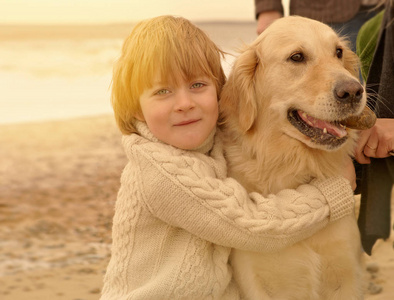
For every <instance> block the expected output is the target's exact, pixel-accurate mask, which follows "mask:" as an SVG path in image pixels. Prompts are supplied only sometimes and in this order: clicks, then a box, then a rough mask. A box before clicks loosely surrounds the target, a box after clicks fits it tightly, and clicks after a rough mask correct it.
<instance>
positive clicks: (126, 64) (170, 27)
mask: <svg viewBox="0 0 394 300" xmlns="http://www.w3.org/2000/svg"><path fill="white" fill-rule="evenodd" d="M223 55H224V53H223V52H222V51H221V50H220V49H219V48H218V47H217V46H216V45H215V43H213V42H212V41H211V40H210V39H209V37H208V36H207V35H206V34H205V33H204V32H203V31H202V30H201V29H199V28H197V27H196V26H195V25H193V24H192V23H191V22H190V21H188V20H186V19H184V18H181V17H173V16H161V17H156V18H153V19H149V20H146V21H142V22H140V23H138V24H137V25H136V26H135V27H134V28H133V30H132V32H131V34H130V36H129V37H128V38H127V39H126V40H125V42H124V45H123V48H122V54H121V57H120V58H119V60H118V61H117V62H116V64H115V66H114V70H113V78H112V96H111V102H112V106H113V109H114V113H115V119H116V122H117V124H118V126H119V128H120V130H121V132H122V133H123V134H130V133H133V132H135V128H134V126H133V121H134V120H135V117H136V116H137V115H141V114H142V112H141V107H140V101H139V98H140V96H141V94H142V93H143V92H144V90H146V89H149V88H151V87H152V84H153V82H154V79H155V78H156V77H155V76H160V78H161V80H163V81H164V82H167V83H168V84H170V85H175V86H176V85H177V83H178V82H179V81H180V80H182V79H185V80H192V79H194V78H195V77H197V76H201V75H205V76H208V77H209V78H210V79H212V80H213V81H214V83H215V86H216V91H217V95H218V97H219V95H220V92H221V90H222V87H223V84H224V82H225V75H224V72H223V69H222V66H221V57H223ZM158 71H160V73H159V74H158Z"/></svg>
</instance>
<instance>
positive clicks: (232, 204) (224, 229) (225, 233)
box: [133, 148, 354, 252]
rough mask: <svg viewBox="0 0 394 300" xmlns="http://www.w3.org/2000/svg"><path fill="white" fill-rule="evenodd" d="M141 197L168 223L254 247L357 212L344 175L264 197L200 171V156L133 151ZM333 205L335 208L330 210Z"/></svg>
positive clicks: (276, 245)
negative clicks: (203, 174) (138, 173)
mask: <svg viewBox="0 0 394 300" xmlns="http://www.w3.org/2000/svg"><path fill="white" fill-rule="evenodd" d="M133 156H134V161H135V162H138V166H139V168H140V171H141V175H142V176H141V177H139V178H138V179H135V180H138V181H139V182H138V185H139V186H140V187H142V197H143V201H144V202H145V204H146V206H147V207H148V208H149V210H150V211H151V212H152V214H154V215H155V216H157V217H158V218H159V219H161V220H163V221H164V222H166V223H168V224H170V225H172V226H175V227H180V228H183V229H185V230H187V231H189V232H190V233H192V234H194V235H196V236H199V237H200V238H202V239H205V240H208V241H211V242H212V243H215V244H220V245H223V246H227V247H232V248H238V249H243V250H251V251H261V252H266V251H277V250H279V249H281V248H284V247H286V246H290V245H292V244H294V243H296V242H298V241H300V240H302V239H305V238H307V237H309V236H311V235H312V234H314V233H315V232H317V231H318V230H320V229H321V228H323V227H324V226H325V225H326V224H327V223H328V222H329V218H331V219H338V218H341V217H343V216H345V215H349V214H351V213H353V205H354V204H353V192H352V190H351V188H350V185H349V184H348V183H347V181H346V180H345V179H342V178H332V179H328V180H324V181H318V180H315V181H313V182H312V183H311V184H309V185H302V186H300V187H299V188H298V189H296V190H283V191H281V192H280V193H278V194H277V195H270V196H269V197H266V198H265V197H262V196H261V195H259V194H257V193H252V194H250V195H249V194H248V193H247V192H246V190H245V189H244V188H243V187H242V186H241V185H240V184H239V183H238V182H237V181H235V180H234V179H231V178H227V179H225V180H220V179H216V178H213V177H204V176H202V175H201V168H202V167H201V165H200V164H201V162H200V161H199V160H198V159H193V158H191V157H183V156H172V157H171V160H168V159H167V158H168V155H164V154H163V153H158V152H156V153H148V152H146V151H140V150H138V148H137V149H136V148H134V150H133ZM330 206H331V209H330Z"/></svg>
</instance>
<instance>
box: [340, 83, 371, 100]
mask: <svg viewBox="0 0 394 300" xmlns="http://www.w3.org/2000/svg"><path fill="white" fill-rule="evenodd" d="M363 93H364V88H363V86H362V85H361V84H360V83H359V82H357V81H355V80H351V81H350V80H348V81H341V82H339V83H337V85H336V86H335V89H334V96H335V98H336V99H337V100H338V101H340V102H343V103H357V102H360V100H361V99H362V97H363Z"/></svg>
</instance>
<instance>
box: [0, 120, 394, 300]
mask: <svg viewBox="0 0 394 300" xmlns="http://www.w3.org/2000/svg"><path fill="white" fill-rule="evenodd" d="M0 132H1V134H0V145H1V147H0V157H1V160H0V181H1V185H0V223H1V227H0V299H2V300H22V299H23V300H26V299H29V300H35V299H37V300H42V299H67V300H90V299H98V298H99V296H100V291H101V288H102V279H103V275H104V272H105V268H106V265H107V263H108V260H109V257H110V243H111V222H112V216H113V208H114V202H115V200H116V193H117V190H118V188H119V177H120V174H121V172H122V169H123V167H124V165H125V162H126V158H125V155H124V154H123V151H122V148H121V144H120V134H119V132H118V130H117V128H116V126H115V122H114V120H113V118H112V116H110V115H103V116H97V117H90V118H76V119H71V120H64V121H55V122H43V123H26V124H13V125H1V126H0ZM366 265H367V268H368V270H366V272H365V276H366V279H367V280H366V299H371V300H388V299H394V282H393V280H392V278H394V251H393V236H391V238H390V239H389V240H388V241H385V242H383V241H380V242H379V243H378V244H377V245H376V246H375V248H374V250H373V255H372V256H371V257H367V256H366ZM371 293H372V294H371Z"/></svg>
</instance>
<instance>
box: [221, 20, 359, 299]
mask: <svg viewBox="0 0 394 300" xmlns="http://www.w3.org/2000/svg"><path fill="white" fill-rule="evenodd" d="M357 85H358V86H360V87H361V89H362V86H361V85H360V84H359V80H358V59H357V56H356V55H355V54H354V53H353V52H352V51H351V50H350V49H349V48H348V45H347V43H346V41H345V40H344V39H343V38H340V37H339V36H338V35H337V34H336V33H335V32H334V31H333V30H332V29H331V28H330V27H328V26H326V25H324V24H322V23H320V22H317V21H314V20H310V19H306V18H302V17H286V18H281V19H279V20H277V21H275V22H274V23H273V24H271V25H270V26H269V27H268V28H267V29H266V30H265V31H264V32H263V33H262V34H261V35H260V36H259V37H258V38H257V39H256V40H255V41H254V42H253V43H252V44H251V45H248V46H246V48H245V49H244V50H243V51H241V53H240V55H239V57H238V58H237V59H236V61H235V63H234V66H233V69H232V71H231V73H230V76H229V79H228V81H227V83H226V85H225V87H224V89H223V92H222V95H221V100H220V111H221V116H222V117H223V120H222V121H223V131H224V134H225V147H226V155H227V159H228V163H229V172H230V175H231V176H232V177H235V178H236V179H237V180H239V181H240V182H241V183H242V184H243V185H244V186H245V187H246V188H247V190H248V191H250V192H252V191H257V192H260V193H262V194H263V195H268V194H270V193H277V192H279V191H280V190H282V189H285V188H297V187H298V186H299V185H300V184H303V183H308V182H309V181H310V180H311V178H327V177H330V176H337V175H340V174H342V168H343V166H344V165H345V161H346V160H348V159H350V155H351V154H352V150H353V148H354V145H355V140H356V138H357V132H356V130H352V129H349V128H347V129H346V132H347V136H346V137H345V138H344V139H339V138H335V137H334V138H331V137H327V134H326V133H325V132H324V131H323V130H321V132H320V133H319V134H317V135H316V137H314V136H313V134H316V132H314V133H313V134H312V135H310V136H306V135H305V134H304V133H305V132H304V133H301V131H300V130H299V129H297V128H296V127H295V126H293V125H292V123H291V122H290V121H289V120H290V118H291V117H289V111H293V113H296V112H295V111H296V110H301V111H304V112H306V113H307V114H308V115H310V116H313V117H315V118H317V119H323V120H326V121H330V122H333V121H340V120H344V119H346V118H347V117H348V116H350V115H357V114H359V113H360V112H361V111H362V110H363V108H364V106H365V105H366V96H365V93H362V94H361V95H360V94H359V95H358V96H357V99H356V98H355V97H353V98H352V97H350V98H351V99H348V98H347V99H344V98H342V96H343V93H341V90H343V89H345V90H346V89H350V90H354V89H355V88H354V87H355V86H357ZM350 93H352V92H350ZM355 93H356V92H354V93H353V94H355ZM345 98H346V97H345ZM317 132H319V131H318V130H317ZM232 264H233V268H234V276H235V278H236V280H237V282H238V284H239V286H240V288H241V290H242V292H243V293H244V297H245V298H246V299H300V300H307V299H316V300H323V299H340V300H356V299H357V300H359V299H362V298H363V296H362V270H363V268H362V263H361V244H360V237H359V232H358V228H357V224H356V219H355V216H349V217H345V218H342V219H340V220H339V221H335V222H331V223H330V224H329V225H328V226H327V227H325V228H324V229H322V230H321V231H319V232H318V233H317V234H315V235H314V236H312V237H310V238H308V239H306V240H304V241H301V242H299V243H296V244H295V245H293V246H290V247H288V248H286V249H284V250H282V251H279V252H277V253H264V254H263V253H251V252H246V251H240V250H233V254H232Z"/></svg>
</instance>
